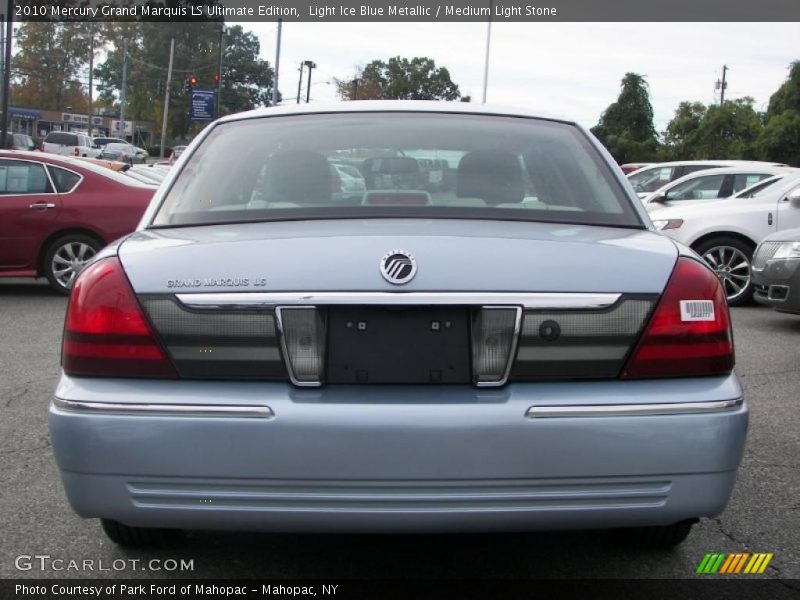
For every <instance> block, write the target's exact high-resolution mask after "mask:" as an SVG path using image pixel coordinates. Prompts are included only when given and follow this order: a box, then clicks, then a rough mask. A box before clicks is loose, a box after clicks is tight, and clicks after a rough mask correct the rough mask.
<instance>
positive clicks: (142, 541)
mask: <svg viewBox="0 0 800 600" xmlns="http://www.w3.org/2000/svg"><path fill="white" fill-rule="evenodd" d="M100 524H101V525H102V527H103V531H104V532H105V534H106V535H107V536H108V539H110V540H111V541H112V542H114V543H115V544H117V545H118V546H129V547H137V546H165V545H169V544H173V543H175V542H176V541H178V540H180V538H181V531H180V529H156V528H153V527H131V526H130V525H124V524H122V523H120V522H119V521H113V520H111V519H100Z"/></svg>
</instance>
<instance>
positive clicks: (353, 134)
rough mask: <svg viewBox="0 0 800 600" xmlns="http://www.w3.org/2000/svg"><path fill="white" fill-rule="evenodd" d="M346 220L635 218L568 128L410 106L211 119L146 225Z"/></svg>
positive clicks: (604, 168) (634, 222)
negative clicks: (210, 127)
mask: <svg viewBox="0 0 800 600" xmlns="http://www.w3.org/2000/svg"><path fill="white" fill-rule="evenodd" d="M243 148H246V149H247V151H246V152H243V151H242V149H243ZM337 173H341V174H345V175H344V176H342V175H339V176H337ZM353 180H356V181H358V184H356V185H353V183H354V181H353ZM362 180H363V185H361V184H360V182H361V181H362ZM348 217H353V218H364V217H425V218H428V217H441V218H462V217H463V218H496V219H511V220H532V221H556V222H570V223H586V224H605V225H622V226H637V227H639V226H642V224H641V221H640V219H639V217H638V216H637V214H636V213H635V211H634V209H633V207H632V205H631V202H630V200H629V199H628V197H627V196H626V195H625V194H624V191H623V189H622V186H621V185H619V183H618V182H617V181H616V180H615V179H614V177H613V174H612V172H611V169H610V168H609V167H608V165H607V164H606V163H605V162H604V161H603V160H602V159H601V157H600V155H599V153H598V152H597V151H596V149H595V148H594V147H593V146H592V145H591V144H590V143H589V141H588V139H587V138H586V136H585V135H584V134H583V133H582V132H581V131H580V130H579V129H577V128H576V127H574V126H572V125H568V124H564V123H557V122H552V121H546V120H541V119H527V118H513V117H485V116H475V115H453V114H428V113H411V112H410V113H344V114H319V115H297V116H286V117H272V118H269V117H264V118H261V119H249V120H244V121H234V122H229V123H223V124H220V125H218V126H216V127H215V128H214V129H213V130H212V131H211V133H210V134H209V135H208V137H207V138H206V139H205V140H204V141H203V142H202V143H201V144H200V146H199V147H198V148H197V149H196V150H195V152H194V153H193V155H192V156H191V158H190V160H189V161H188V163H187V164H186V165H185V166H184V168H183V169H182V171H181V173H180V174H179V176H178V178H177V180H176V182H175V183H174V185H173V186H172V188H171V189H170V190H169V192H168V193H167V195H166V198H165V200H164V202H163V204H162V205H161V207H160V208H159V210H158V212H157V214H156V216H155V218H154V221H153V225H155V226H171V225H192V224H204V223H227V222H246V221H258V220H283V219H311V218H348Z"/></svg>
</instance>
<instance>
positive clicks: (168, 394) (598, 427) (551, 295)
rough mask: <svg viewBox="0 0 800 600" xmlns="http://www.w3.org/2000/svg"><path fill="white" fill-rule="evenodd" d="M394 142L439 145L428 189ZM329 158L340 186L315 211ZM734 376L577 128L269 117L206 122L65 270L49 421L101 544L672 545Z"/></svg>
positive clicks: (504, 121)
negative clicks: (144, 193) (465, 536)
mask: <svg viewBox="0 0 800 600" xmlns="http://www.w3.org/2000/svg"><path fill="white" fill-rule="evenodd" d="M242 148H247V152H245V153H242V152H241V149H242ZM414 155H419V156H421V155H426V156H448V157H452V160H450V159H448V163H450V164H452V165H453V166H452V167H450V168H449V169H448V171H447V172H446V173H443V174H442V179H443V181H447V182H448V185H441V186H430V185H427V184H428V183H429V181H426V179H427V176H426V173H425V172H424V171H423V170H421V168H420V164H419V163H418V161H417V159H415V158H414V157H413V156H414ZM332 164H335V165H346V166H348V168H354V169H356V170H358V172H359V173H360V175H361V176H362V177H363V179H364V182H365V187H366V190H365V191H364V193H363V198H361V199H360V201H359V202H352V203H341V202H335V201H334V200H333V198H334V194H335V193H336V182H335V181H334V180H333V179H332V175H331V173H332V171H333V169H331V165H332ZM733 364H734V351H733V339H732V334H731V322H730V317H729V314H728V308H727V305H726V302H725V296H724V292H723V290H722V288H721V287H720V284H719V281H718V280H717V278H716V276H715V275H714V273H713V272H712V271H711V270H710V269H709V268H708V267H707V266H706V265H705V264H704V263H703V262H702V261H701V260H700V258H699V257H698V256H697V255H696V254H694V253H693V252H692V251H691V250H689V249H687V248H685V247H683V246H681V245H679V244H678V243H676V242H674V241H673V240H671V239H669V238H667V237H664V236H661V235H659V234H657V233H655V232H654V231H653V230H652V226H651V224H650V221H649V219H648V216H647V214H646V213H645V211H644V209H643V208H642V206H641V204H640V203H639V201H638V200H637V198H636V194H635V193H634V191H633V189H632V188H631V187H630V185H629V184H628V182H627V181H626V179H625V178H624V176H623V175H622V172H621V171H620V170H619V169H618V168H617V167H616V166H615V164H614V163H613V161H612V159H611V157H610V156H609V155H608V154H607V153H606V151H605V150H604V149H603V148H602V147H601V146H600V145H599V144H598V142H597V141H596V140H595V139H594V138H593V137H592V136H591V135H590V134H589V133H587V132H586V131H585V130H583V129H582V128H581V127H580V126H578V125H576V124H575V123H574V122H571V121H567V120H562V119H554V118H542V117H538V116H536V115H531V114H527V113H526V112H524V111H509V110H504V109H498V108H490V107H475V106H473V105H470V104H462V103H457V104H447V103H424V102H405V103H403V102H400V103H395V102H346V103H340V104H337V105H333V106H327V107H325V106H319V105H316V104H315V105H313V106H310V105H302V106H296V107H295V106H291V107H281V108H269V109H264V110H258V111H254V112H249V113H244V114H239V115H233V116H230V117H226V118H223V119H221V120H219V121H217V122H215V123H214V124H213V125H211V126H210V127H208V128H206V130H205V131H204V132H203V133H202V134H201V135H200V136H199V137H198V139H196V140H195V141H194V142H193V143H192V145H191V146H189V148H188V149H187V150H186V152H185V153H184V154H183V155H182V156H181V158H180V159H179V160H178V162H177V164H176V166H175V167H174V168H173V169H172V170H171V172H170V173H169V175H167V178H166V180H165V181H164V183H163V185H162V186H161V187H160V188H159V191H158V192H157V193H156V195H155V197H154V199H153V202H152V204H151V205H150V207H149V209H148V211H147V212H146V213H145V216H144V218H143V220H142V222H141V225H140V227H139V229H138V231H137V232H135V233H133V234H132V235H130V236H128V237H126V238H125V239H123V240H121V241H119V242H117V243H115V244H113V245H112V246H110V247H108V248H106V249H105V250H104V251H102V252H100V253H99V254H98V255H97V257H96V258H95V260H94V261H93V262H92V263H91V264H90V265H89V266H88V267H87V268H86V269H85V270H84V271H83V273H82V274H81V275H80V277H79V278H78V280H77V282H76V284H75V286H74V289H73V291H72V297H71V299H70V304H69V309H68V313H67V317H66V325H65V332H64V345H63V375H62V377H61V380H60V382H59V384H58V387H57V389H56V392H55V398H54V400H53V403H52V406H51V408H50V431H51V434H52V440H53V447H54V451H55V455H56V460H57V462H58V466H59V468H60V471H61V476H62V479H63V482H64V487H65V489H66V493H67V496H68V498H69V500H70V503H71V504H72V506H73V508H74V509H75V511H76V512H77V513H78V514H79V515H81V516H83V517H87V518H100V519H102V522H103V526H104V529H105V531H106V532H107V533H108V535H109V536H110V537H111V539H112V540H114V541H115V542H117V543H120V544H129V545H133V544H143V543H154V542H158V541H160V540H163V539H164V538H165V537H169V536H170V535H172V534H173V532H174V531H176V530H180V529H220V530H262V531H314V532H323V531H330V532H444V531H527V530H542V529H570V528H611V529H619V530H620V532H621V534H622V536H623V537H624V538H626V539H628V540H630V541H632V542H636V543H638V544H641V545H649V546H657V547H666V546H671V545H675V544H678V543H680V542H681V541H682V540H683V539H684V538H685V537H686V536H687V534H688V533H689V530H690V528H691V526H692V524H693V523H694V522H695V521H697V519H698V518H700V517H711V516H714V515H717V514H719V513H720V512H721V511H722V510H723V509H724V508H725V505H726V503H727V502H728V499H729V497H730V495H731V490H732V488H733V485H734V480H735V476H736V470H737V467H738V465H739V462H740V459H741V455H742V451H743V447H744V443H745V432H746V429H747V417H748V411H747V406H746V404H745V403H744V400H743V397H742V389H741V387H740V385H739V381H738V380H737V378H736V376H735V374H734V373H733Z"/></svg>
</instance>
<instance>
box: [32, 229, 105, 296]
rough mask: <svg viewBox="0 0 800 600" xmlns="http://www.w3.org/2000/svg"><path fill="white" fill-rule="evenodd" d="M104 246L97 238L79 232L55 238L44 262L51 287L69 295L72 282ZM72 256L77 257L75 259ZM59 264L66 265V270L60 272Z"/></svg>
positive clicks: (43, 267)
mask: <svg viewBox="0 0 800 600" xmlns="http://www.w3.org/2000/svg"><path fill="white" fill-rule="evenodd" d="M102 247H103V243H102V242H101V241H99V240H98V239H97V238H93V237H91V236H88V235H84V234H79V233H76V234H69V235H65V236H62V237H60V238H57V239H56V240H54V241H53V242H52V243H51V244H50V246H48V248H47V251H46V252H45V255H44V263H43V264H42V271H43V274H44V276H45V277H46V278H47V281H48V282H49V283H50V287H52V288H53V289H54V290H56V291H57V292H58V293H60V294H64V295H65V296H67V295H69V292H70V290H71V289H72V283H73V282H74V281H75V277H76V276H77V275H78V273H79V272H80V269H81V268H82V267H83V264H85V263H86V262H87V261H88V260H89V259H90V258H92V257H93V256H94V255H95V254H97V251H98V250H100V248H102ZM72 257H75V260H74V261H73V259H72ZM58 266H62V267H65V271H62V272H60V271H59V270H58ZM70 276H71V277H70ZM67 279H68V280H67Z"/></svg>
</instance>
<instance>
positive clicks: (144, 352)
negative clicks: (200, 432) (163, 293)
mask: <svg viewBox="0 0 800 600" xmlns="http://www.w3.org/2000/svg"><path fill="white" fill-rule="evenodd" d="M61 363H62V365H63V367H64V372H65V373H67V374H68V375H78V376H85V377H157V378H173V377H176V374H175V370H174V368H173V367H172V364H171V363H170V361H169V359H168V358H167V356H166V354H165V353H164V350H162V348H161V346H160V345H159V343H158V341H157V340H156V338H155V336H154V335H153V332H152V330H151V329H150V325H149V324H148V322H147V319H146V318H145V316H144V313H143V312H142V309H141V307H140V306H139V302H138V301H137V300H136V295H135V294H134V293H133V289H132V288H131V285H130V283H129V282H128V279H127V277H126V276H125V273H124V272H123V270H122V264H121V263H120V262H119V259H118V258H116V257H112V258H106V259H104V260H101V261H98V262H96V263H94V264H92V265H90V266H89V267H87V268H86V269H85V270H84V271H83V272H82V273H81V274H80V276H79V277H78V279H77V280H76V282H75V286H74V287H73V289H72V294H71V296H70V301H69V307H68V308H67V319H66V324H65V327H64V345H63V348H62V354H61Z"/></svg>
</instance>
